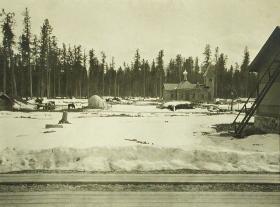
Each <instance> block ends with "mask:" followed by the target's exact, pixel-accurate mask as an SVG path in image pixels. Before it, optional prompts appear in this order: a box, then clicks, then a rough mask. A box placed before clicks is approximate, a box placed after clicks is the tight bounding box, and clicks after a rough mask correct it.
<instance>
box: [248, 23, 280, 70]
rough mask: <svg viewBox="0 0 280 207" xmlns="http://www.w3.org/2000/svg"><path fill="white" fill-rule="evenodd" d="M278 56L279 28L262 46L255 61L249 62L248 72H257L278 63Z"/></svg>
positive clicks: (279, 54) (279, 45)
mask: <svg viewBox="0 0 280 207" xmlns="http://www.w3.org/2000/svg"><path fill="white" fill-rule="evenodd" d="M279 56H280V27H279V26H277V27H276V28H275V29H274V31H273V32H272V34H271V35H270V37H269V38H268V40H267V41H266V43H265V44H264V45H263V47H262V48H261V50H260V51H259V53H258V54H257V56H256V57H255V59H254V60H253V61H252V62H251V64H250V66H249V70H250V71H251V72H259V71H261V70H264V69H266V68H267V67H269V66H270V65H271V64H272V63H273V62H275V61H279V60H280V59H279Z"/></svg>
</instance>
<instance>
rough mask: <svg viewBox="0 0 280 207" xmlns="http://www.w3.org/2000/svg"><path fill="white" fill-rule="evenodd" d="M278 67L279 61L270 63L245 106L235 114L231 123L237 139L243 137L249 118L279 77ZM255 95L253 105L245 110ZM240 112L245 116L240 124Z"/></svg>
mask: <svg viewBox="0 0 280 207" xmlns="http://www.w3.org/2000/svg"><path fill="white" fill-rule="evenodd" d="M279 66H280V61H272V63H271V64H270V65H269V67H268V68H267V70H266V71H265V72H264V74H263V75H262V77H261V78H260V79H259V81H258V83H257V86H256V88H255V90H253V91H252V92H251V94H250V96H249V97H248V99H247V100H246V102H245V104H244V105H243V107H242V108H241V110H240V111H239V113H238V114H237V116H236V118H235V119H234V121H233V123H232V124H233V126H234V135H235V137H238V138H241V137H243V134H242V133H243V130H244V128H245V127H246V125H247V124H248V122H249V120H250V118H251V117H252V116H253V115H254V113H255V111H256V110H257V108H258V106H259V105H260V103H261V102H262V100H263V98H264V97H265V95H266V94H267V92H268V91H269V89H270V88H271V86H272V85H273V83H274V82H275V80H276V79H277V77H278V76H279V74H280V68H279ZM265 79H267V82H266V83H265V85H264V87H263V88H262V89H261V90H260V84H261V83H262V82H264V81H263V80H265ZM255 94H256V99H255V101H254V103H253V104H252V106H251V108H248V109H247V107H246V105H247V103H248V102H249V100H250V99H251V98H252V97H254V95H255ZM242 112H245V116H244V118H243V119H242V121H241V122H238V118H239V116H240V114H241V113H242Z"/></svg>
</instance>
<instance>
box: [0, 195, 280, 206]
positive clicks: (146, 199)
mask: <svg viewBox="0 0 280 207" xmlns="http://www.w3.org/2000/svg"><path fill="white" fill-rule="evenodd" d="M279 204H280V192H276V193H275V192H274V193H272V192H271V193H270V192H269V193H267V192H266V193H264V192H28V193H20V192H18V193H0V206H20V207H23V206H99V207H107V206H110V207H136V206H137V207H142V206H153V207H165V206H166V207H167V206H168V207H169V206H172V207H181V206H196V207H222V206H223V207H225V206H230V207H233V206H238V207H240V206H244V207H245V206H246V207H276V206H277V207H278V206H279Z"/></svg>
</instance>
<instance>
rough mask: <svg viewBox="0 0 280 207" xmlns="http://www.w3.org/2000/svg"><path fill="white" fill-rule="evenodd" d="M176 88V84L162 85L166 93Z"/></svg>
mask: <svg viewBox="0 0 280 207" xmlns="http://www.w3.org/2000/svg"><path fill="white" fill-rule="evenodd" d="M177 86H178V84H177V83H165V84H163V87H164V90H166V91H171V90H175V89H176V88H177Z"/></svg>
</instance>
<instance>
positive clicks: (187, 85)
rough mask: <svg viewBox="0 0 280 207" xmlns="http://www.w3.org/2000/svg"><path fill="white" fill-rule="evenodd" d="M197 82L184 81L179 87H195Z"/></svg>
mask: <svg viewBox="0 0 280 207" xmlns="http://www.w3.org/2000/svg"><path fill="white" fill-rule="evenodd" d="M195 87H196V84H192V83H190V82H189V81H182V82H180V83H179V84H178V86H177V89H193V88H195Z"/></svg>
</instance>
